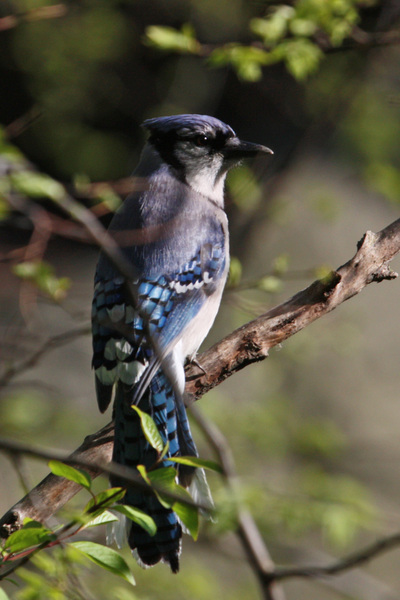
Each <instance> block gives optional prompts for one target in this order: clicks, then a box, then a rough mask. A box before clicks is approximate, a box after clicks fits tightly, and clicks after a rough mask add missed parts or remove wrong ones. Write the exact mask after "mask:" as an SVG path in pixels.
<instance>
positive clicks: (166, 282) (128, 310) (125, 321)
mask: <svg viewBox="0 0 400 600" xmlns="http://www.w3.org/2000/svg"><path fill="white" fill-rule="evenodd" d="M225 267H226V258H225V251H224V246H223V244H222V243H219V244H217V245H211V244H204V245H203V246H202V247H201V248H200V249H199V251H198V252H197V254H196V255H195V256H194V257H193V258H192V259H191V260H189V261H188V262H186V263H185V264H183V265H182V268H181V269H180V270H179V272H175V273H166V274H162V275H160V276H158V277H153V278H151V279H149V278H142V279H140V280H139V281H138V282H137V284H136V285H137V298H138V308H139V311H137V310H135V308H134V307H133V306H132V305H131V303H130V302H129V301H128V300H127V298H126V293H125V291H124V286H123V279H122V277H120V276H117V277H113V278H111V279H107V280H104V279H101V278H100V277H97V281H96V285H95V293H94V299H93V311H92V320H93V350H94V355H93V368H94V369H95V373H96V387H97V394H98V401H99V406H100V409H101V410H102V411H104V410H105V409H106V408H107V406H108V404H109V402H110V400H111V393H112V387H113V385H114V383H116V382H117V381H121V382H123V383H124V384H126V385H130V386H133V385H135V384H138V382H139V381H140V380H141V385H139V386H137V391H136V393H135V394H134V397H133V401H135V402H138V401H139V400H140V397H141V396H142V395H143V393H144V391H145V389H146V388H147V386H148V385H149V383H150V381H151V378H152V376H153V375H154V374H155V372H156V371H157V369H158V368H159V366H160V356H157V355H156V354H155V352H154V349H153V347H152V344H151V341H150V340H149V339H148V338H149V335H148V333H150V337H152V338H153V339H155V340H156V342H157V346H158V349H159V351H160V353H161V354H162V355H163V356H165V354H166V353H168V352H169V351H170V349H171V348H172V347H173V345H174V343H175V342H176V341H177V340H179V339H180V337H181V336H182V335H183V333H184V331H185V328H186V327H187V325H188V324H189V323H190V322H191V321H192V320H193V319H194V318H195V316H196V315H197V314H198V312H199V311H200V309H201V307H202V306H203V304H204V302H206V300H207V297H208V296H209V295H211V294H212V293H213V292H214V291H215V290H216V288H217V286H218V284H219V280H220V278H221V276H222V274H223V273H224V272H225ZM139 312H140V314H139ZM144 320H146V321H147V324H146V323H145V322H144Z"/></svg>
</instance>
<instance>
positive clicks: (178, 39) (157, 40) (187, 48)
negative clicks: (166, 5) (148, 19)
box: [145, 24, 200, 54]
mask: <svg viewBox="0 0 400 600" xmlns="http://www.w3.org/2000/svg"><path fill="white" fill-rule="evenodd" d="M145 42H146V43H147V44H148V45H149V46H153V47H154V48H157V49H158V50H163V51H166V52H179V53H194V54H195V53H197V52H198V51H199V49H200V44H199V43H198V41H197V40H196V38H195V35H194V30H193V28H192V26H191V25H190V24H185V25H183V26H182V29H181V30H180V31H179V30H178V29H174V28H173V27H166V26H160V25H150V26H149V27H147V29H146V34H145Z"/></svg>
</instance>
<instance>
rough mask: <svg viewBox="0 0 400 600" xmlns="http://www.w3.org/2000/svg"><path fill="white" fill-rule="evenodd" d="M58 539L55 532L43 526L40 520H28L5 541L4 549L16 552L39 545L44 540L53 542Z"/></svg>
mask: <svg viewBox="0 0 400 600" xmlns="http://www.w3.org/2000/svg"><path fill="white" fill-rule="evenodd" d="M55 539H56V536H55V535H54V533H52V532H51V531H50V530H49V529H47V528H46V527H43V525H42V524H41V523H39V522H38V521H32V520H28V521H26V522H25V523H24V525H23V527H22V528H21V529H19V530H18V531H14V533H12V534H11V535H10V536H9V537H8V538H7V539H6V541H5V542H4V546H3V548H4V550H7V552H9V553H10V554H11V553H16V552H21V551H22V550H26V549H27V548H32V547H33V546H38V545H39V544H42V543H44V542H51V541H53V540H55Z"/></svg>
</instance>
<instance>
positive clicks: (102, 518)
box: [84, 510, 118, 529]
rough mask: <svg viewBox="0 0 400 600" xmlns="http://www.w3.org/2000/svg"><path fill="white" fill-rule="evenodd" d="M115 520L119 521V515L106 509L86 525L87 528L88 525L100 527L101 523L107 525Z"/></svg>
mask: <svg viewBox="0 0 400 600" xmlns="http://www.w3.org/2000/svg"><path fill="white" fill-rule="evenodd" d="M114 521H118V517H116V516H115V515H113V514H112V513H111V512H110V511H108V510H105V511H103V512H101V513H100V514H99V515H97V517H94V519H91V520H90V521H89V522H88V523H86V525H85V526H84V527H85V529H87V528H88V527H98V526H99V525H107V523H113V522H114Z"/></svg>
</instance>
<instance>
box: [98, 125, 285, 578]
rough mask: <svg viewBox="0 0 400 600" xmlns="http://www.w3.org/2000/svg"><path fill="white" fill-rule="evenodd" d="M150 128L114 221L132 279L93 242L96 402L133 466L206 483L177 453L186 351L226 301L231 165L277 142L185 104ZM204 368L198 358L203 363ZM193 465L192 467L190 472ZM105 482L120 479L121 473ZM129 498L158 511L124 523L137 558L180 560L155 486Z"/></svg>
mask: <svg viewBox="0 0 400 600" xmlns="http://www.w3.org/2000/svg"><path fill="white" fill-rule="evenodd" d="M143 127H144V128H145V129H146V130H147V132H148V139H147V142H146V144H145V146H144V148H143V151H142V154H141V157H140V160H139V164H138V166H137V168H136V170H135V171H134V173H133V176H134V177H135V178H137V181H140V182H142V185H141V186H139V187H140V188H141V189H139V190H137V191H134V192H133V193H132V194H131V195H129V196H128V197H127V198H126V199H125V200H124V202H123V203H122V204H121V206H120V208H119V209H118V210H117V212H116V213H115V214H114V216H113V218H112V220H111V223H110V225H109V230H108V232H109V235H110V236H113V237H114V239H115V240H116V241H117V243H118V244H119V247H120V251H121V253H122V255H123V256H124V258H125V259H126V261H128V264H129V265H130V266H131V267H132V279H131V281H130V284H131V285H132V287H133V289H134V295H133V296H134V297H132V294H129V293H128V291H127V286H126V285H125V283H126V281H125V280H124V277H123V276H122V275H121V273H120V272H119V271H118V269H117V267H116V265H115V264H113V263H112V262H111V261H110V259H109V258H108V257H107V255H106V253H105V252H104V251H100V257H99V260H98V264H97V268H96V273H95V287H94V296H93V305H92V331H93V360H92V367H93V369H94V373H95V388H96V395H97V402H98V406H99V409H100V411H101V412H104V411H105V410H106V409H107V407H108V406H109V404H110V403H111V400H112V399H113V400H114V407H113V419H114V423H115V434H114V449H113V461H115V462H116V463H118V464H121V465H126V466H128V467H131V468H133V469H135V468H137V467H138V465H144V466H145V468H146V469H147V470H151V469H154V468H160V469H162V468H165V467H169V466H173V467H175V468H176V469H177V474H178V475H177V477H178V481H179V483H180V484H181V485H182V486H184V487H186V488H188V487H189V486H190V484H191V482H193V481H194V480H195V481H197V486H198V488H199V490H200V493H201V490H203V494H205V495H207V485H206V483H205V477H204V474H203V473H202V471H201V470H200V469H194V468H193V467H184V466H183V465H178V464H177V463H175V462H174V457H175V456H176V457H177V456H198V453H197V449H196V445H195V443H194V441H193V438H192V434H191V430H190V425H189V422H188V417H187V414H186V409H185V405H184V401H183V393H184V388H185V370H184V367H185V363H186V361H187V360H189V361H195V360H196V358H195V357H196V353H197V350H198V348H199V346H200V344H201V343H202V341H203V340H204V338H205V337H206V335H207V334H208V332H209V330H210V328H211V326H212V324H213V322H214V319H215V317H216V314H217V312H218V308H219V305H220V302H221V296H222V292H223V289H224V286H225V282H226V279H227V275H228V269H229V235H228V221H227V216H226V213H225V211H224V184H225V178H226V175H227V172H228V171H229V169H231V168H232V167H234V166H236V165H238V164H239V163H240V162H241V161H242V160H243V159H245V158H248V157H253V156H255V155H257V154H259V153H273V152H272V150H270V149H269V148H267V147H266V146H263V145H260V144H255V143H251V142H246V141H243V140H241V139H239V137H238V136H237V135H236V133H235V132H234V130H233V129H232V128H231V127H230V126H229V125H227V124H225V123H223V122H222V121H220V120H219V119H217V118H215V117H211V116H208V115H198V114H181V115H173V116H164V117H156V118H151V119H147V120H146V121H144V123H143ZM199 366H200V368H201V365H199ZM135 406H137V407H139V408H140V410H141V411H144V412H146V413H148V414H149V415H150V416H151V417H152V418H153V419H154V422H155V423H156V425H157V428H158V431H159V434H160V435H161V438H162V440H163V443H164V444H166V443H167V441H168V451H167V452H166V454H165V456H163V457H162V460H160V457H159V456H158V455H157V452H156V450H155V449H154V448H153V447H152V446H151V445H150V444H149V442H148V441H147V439H146V437H145V435H144V432H143V430H142V428H141V422H140V416H139V414H138V412H137V411H135V410H134V408H132V407H135ZM196 475H197V478H196V477H195V476H196ZM110 481H111V484H112V485H115V486H122V487H124V486H125V487H126V485H125V484H124V482H123V481H122V480H120V479H119V478H118V477H116V476H111V478H110ZM124 503H125V504H129V505H132V506H135V507H136V508H138V509H141V510H143V511H145V512H146V513H147V514H148V515H150V516H151V517H153V519H154V521H155V523H156V526H157V531H156V533H155V535H153V536H150V535H149V533H148V532H147V531H145V530H144V529H142V528H141V527H140V526H139V525H138V524H136V523H134V522H133V523H130V525H129V527H130V529H129V530H128V531H127V540H128V543H129V546H130V548H131V550H132V552H133V554H134V555H135V557H136V559H137V560H138V563H139V564H140V565H141V566H143V567H145V568H146V567H150V566H153V565H155V564H157V563H159V562H160V561H161V562H165V563H167V564H169V566H170V568H171V571H172V572H173V573H176V572H178V570H179V557H180V552H181V537H182V525H181V523H180V521H179V519H178V517H177V515H176V514H175V513H174V511H173V510H172V509H171V508H166V507H165V506H163V505H162V504H160V502H159V500H158V498H157V496H156V495H155V494H145V493H143V492H142V491H141V490H138V489H137V488H136V489H135V487H133V486H131V487H129V486H128V487H127V492H126V495H125V497H124Z"/></svg>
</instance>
